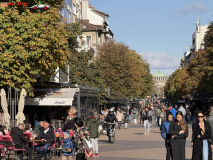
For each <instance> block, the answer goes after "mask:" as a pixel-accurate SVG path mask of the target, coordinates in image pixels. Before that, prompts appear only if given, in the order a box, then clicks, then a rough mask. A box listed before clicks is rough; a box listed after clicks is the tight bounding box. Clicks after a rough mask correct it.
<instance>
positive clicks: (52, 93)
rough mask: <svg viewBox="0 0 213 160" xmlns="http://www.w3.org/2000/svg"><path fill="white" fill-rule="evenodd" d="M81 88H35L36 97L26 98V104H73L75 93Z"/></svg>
mask: <svg viewBox="0 0 213 160" xmlns="http://www.w3.org/2000/svg"><path fill="white" fill-rule="evenodd" d="M78 91H79V88H54V89H35V90H34V91H33V92H34V95H35V97H33V98H30V97H26V98H25V105H37V106H72V103H73V99H74V95H75V93H76V92H78Z"/></svg>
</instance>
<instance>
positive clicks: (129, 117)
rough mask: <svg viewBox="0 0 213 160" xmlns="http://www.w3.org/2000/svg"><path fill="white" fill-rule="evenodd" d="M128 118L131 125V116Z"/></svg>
mask: <svg viewBox="0 0 213 160" xmlns="http://www.w3.org/2000/svg"><path fill="white" fill-rule="evenodd" d="M128 118H129V123H131V115H129V116H128Z"/></svg>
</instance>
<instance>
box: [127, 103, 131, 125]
mask: <svg viewBox="0 0 213 160" xmlns="http://www.w3.org/2000/svg"><path fill="white" fill-rule="evenodd" d="M131 114H132V110H131V108H130V107H129V106H127V115H128V119H129V123H130V124H131Z"/></svg>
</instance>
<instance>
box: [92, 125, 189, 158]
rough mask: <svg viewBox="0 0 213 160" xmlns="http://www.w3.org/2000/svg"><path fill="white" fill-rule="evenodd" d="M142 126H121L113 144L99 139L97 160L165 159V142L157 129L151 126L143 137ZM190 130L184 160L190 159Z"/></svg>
mask: <svg viewBox="0 0 213 160" xmlns="http://www.w3.org/2000/svg"><path fill="white" fill-rule="evenodd" d="M143 133H144V129H143V125H140V124H131V125H129V126H128V129H125V128H124V125H122V126H121V129H120V130H118V129H116V137H115V142H114V144H109V143H107V141H106V135H101V136H100V137H99V156H100V157H99V158H95V159H97V160H108V159H110V160H139V159H140V160H164V159H165V157H166V148H165V142H164V140H163V138H162V137H161V135H160V131H159V127H158V126H157V125H153V126H152V127H151V128H150V134H149V135H143ZM191 135H192V128H191V125H189V136H188V138H187V142H186V159H187V160H189V159H191V155H192V148H191V147H190V145H191V142H190V141H191ZM90 159H91V158H90Z"/></svg>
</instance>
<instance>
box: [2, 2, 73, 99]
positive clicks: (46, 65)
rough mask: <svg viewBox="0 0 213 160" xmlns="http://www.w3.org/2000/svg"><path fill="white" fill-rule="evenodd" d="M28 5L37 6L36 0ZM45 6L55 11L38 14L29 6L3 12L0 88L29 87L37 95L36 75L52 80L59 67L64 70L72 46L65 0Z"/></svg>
mask: <svg viewBox="0 0 213 160" xmlns="http://www.w3.org/2000/svg"><path fill="white" fill-rule="evenodd" d="M13 2H14V1H13ZM16 2H20V1H18V0H16ZM28 3H29V4H30V3H34V4H36V3H35V1H32V0H29V1H28ZM43 3H45V4H49V5H51V8H50V9H49V10H47V11H37V12H36V13H34V12H31V11H30V10H29V9H28V8H27V6H6V7H4V8H2V9H1V10H0V12H1V13H0V59H1V60H0V78H1V81H0V86H4V87H12V88H14V87H17V88H18V89H20V88H25V89H26V90H27V91H28V92H29V95H33V93H32V89H33V84H34V83H35V82H36V81H37V79H36V75H40V76H41V77H42V79H43V78H45V79H46V80H48V79H49V78H50V76H51V75H52V74H54V71H55V69H56V68H57V67H60V68H62V69H63V68H64V66H65V63H66V62H67V59H68V57H69V56H70V50H69V48H68V45H71V44H70V42H69V43H68V40H67V39H68V32H67V30H66V28H68V25H67V24H66V23H61V21H62V19H61V16H60V15H59V9H60V8H61V7H62V6H63V0H52V1H51V2H50V1H48V0H46V1H43ZM74 47H75V44H74Z"/></svg>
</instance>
